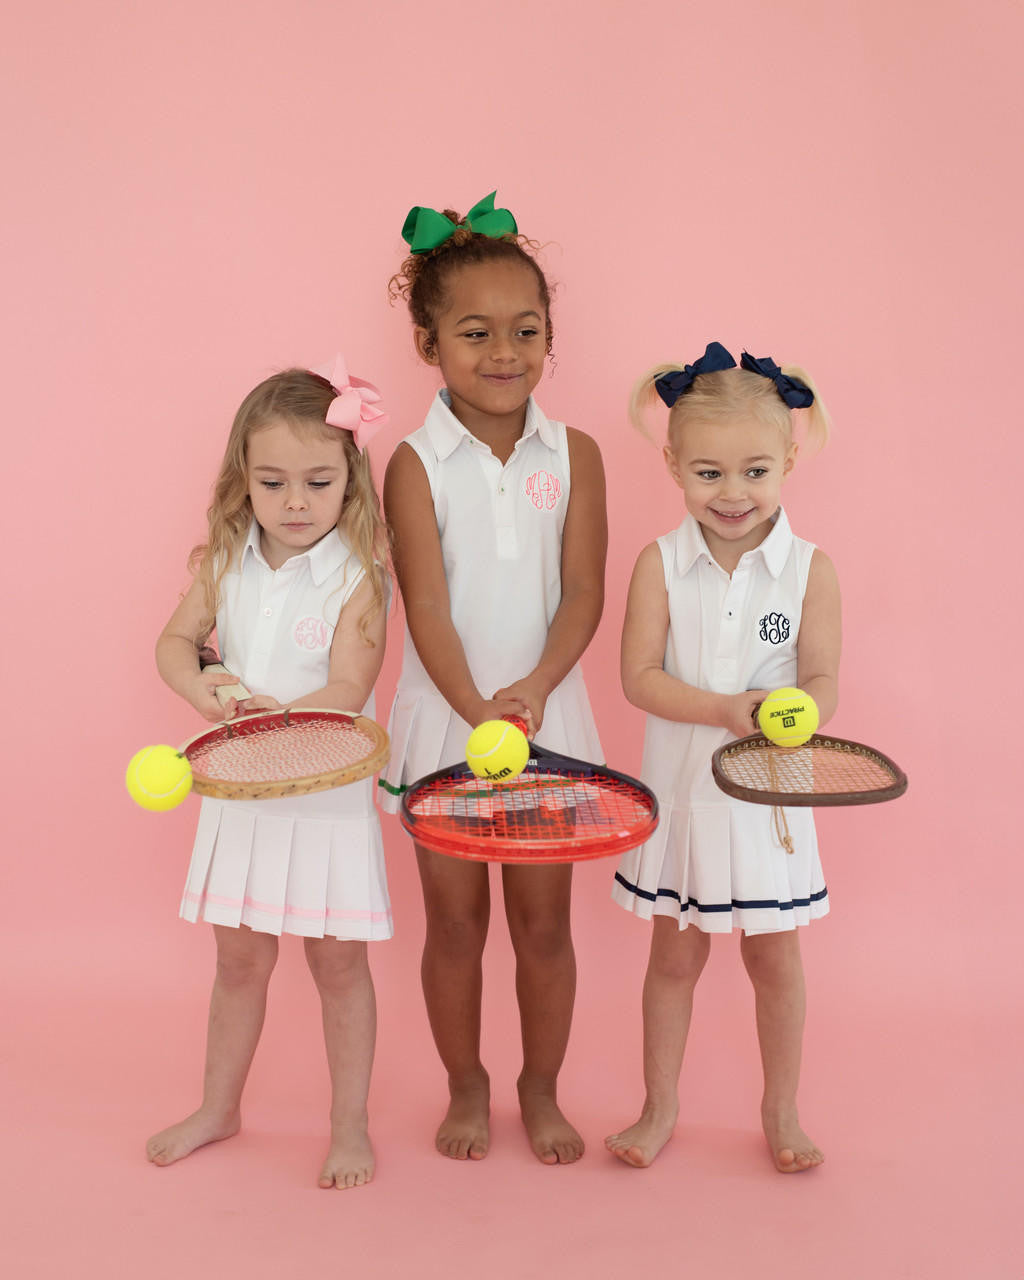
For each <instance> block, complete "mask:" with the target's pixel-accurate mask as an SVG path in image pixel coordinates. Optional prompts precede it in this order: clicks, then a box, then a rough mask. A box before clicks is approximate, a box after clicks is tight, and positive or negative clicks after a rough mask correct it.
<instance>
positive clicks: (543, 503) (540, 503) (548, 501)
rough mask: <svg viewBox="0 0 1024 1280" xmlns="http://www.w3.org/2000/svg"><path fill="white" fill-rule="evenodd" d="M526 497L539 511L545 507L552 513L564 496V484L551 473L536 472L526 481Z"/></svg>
mask: <svg viewBox="0 0 1024 1280" xmlns="http://www.w3.org/2000/svg"><path fill="white" fill-rule="evenodd" d="M526 496H527V497H528V498H529V499H530V501H531V502H532V503H533V505H534V506H535V507H536V508H537V510H538V511H543V510H544V508H545V507H546V508H547V509H548V511H550V510H551V508H552V507H554V506H557V505H558V499H559V498H560V497H561V496H562V482H561V480H559V478H558V476H553V475H552V474H551V472H550V471H535V472H534V473H533V475H532V476H528V477H527V479H526Z"/></svg>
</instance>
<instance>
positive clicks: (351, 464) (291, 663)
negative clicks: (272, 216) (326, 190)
mask: <svg viewBox="0 0 1024 1280" xmlns="http://www.w3.org/2000/svg"><path fill="white" fill-rule="evenodd" d="M379 399H380V396H379V394H378V392H377V390H376V388H375V387H373V386H372V385H371V384H370V383H367V382H363V381H362V380H361V379H359V378H354V377H350V376H349V374H348V372H347V370H346V368H345V364H344V361H343V360H341V358H340V357H339V358H338V359H337V360H336V361H335V362H334V364H333V366H332V367H330V368H328V369H325V370H321V371H318V372H311V371H309V370H306V369H289V370H287V371H285V372H284V373H278V374H275V375H274V376H273V377H270V378H267V379H266V380H265V381H264V382H261V383H260V384H259V386H257V387H256V388H255V389H254V390H253V391H251V392H250V393H249V394H248V395H247V396H246V398H245V400H244V401H243V402H242V405H241V407H240V408H239V410H238V413H237V414H236V415H235V420H234V424H233V425H232V428H231V433H230V435H229V437H228V443H227V448H226V450H225V453H224V459H223V461H222V463H221V467H220V472H219V474H218V476H217V479H216V482H215V484H214V491H213V501H212V503H211V505H210V508H209V511H208V513H207V514H208V520H209V530H208V536H207V539H206V541H205V543H203V544H201V545H200V546H198V547H196V548H195V550H194V551H193V553H192V557H191V564H192V566H193V568H194V570H195V576H194V579H193V582H192V585H191V587H190V588H189V589H188V591H187V592H186V593H185V595H184V597H183V598H182V600H181V602H180V604H179V605H178V606H177V608H176V609H175V610H174V612H173V613H172V614H171V617H170V620H169V622H168V623H167V625H166V627H164V629H163V631H162V632H161V634H160V638H159V640H158V641H157V650H156V657H157V666H158V668H159V670H160V674H161V676H162V677H163V678H164V680H165V681H166V682H167V684H169V685H170V687H171V688H172V689H173V690H174V691H175V693H178V694H180V695H181V696H182V697H183V698H184V699H185V700H186V701H187V702H189V703H190V704H191V705H192V706H193V707H194V708H195V710H196V711H197V712H198V713H199V714H200V715H201V716H203V717H205V718H206V719H207V720H213V721H217V720H221V719H224V718H230V717H231V716H233V715H235V714H236V713H239V712H241V713H245V712H249V711H256V710H260V709H263V708H277V707H286V706H287V707H295V706H299V707H301V706H316V707H336V708H339V709H346V710H351V709H359V708H365V709H366V712H367V714H369V715H372V714H373V686H374V682H375V681H376V679H377V675H378V673H379V671H380V667H381V662H382V661H383V657H384V636H385V624H386V617H387V603H388V591H389V581H388V578H387V574H386V571H385V569H384V565H385V563H386V560H387V537H386V533H385V527H384V522H383V520H382V518H381V514H380V504H379V501H378V498H377V493H376V490H375V488H374V484H373V477H372V475H371V472H370V460H369V457H368V455H367V453H366V443H367V441H368V439H369V438H370V436H371V435H372V434H373V433H374V432H375V431H376V430H377V429H378V428H379V427H381V426H382V425H383V424H384V423H385V422H386V421H387V418H386V416H385V415H384V414H383V413H382V412H381V411H380V410H379V409H378V408H376V407H375V406H376V404H377V402H378V401H379ZM214 630H216V636H217V645H218V647H219V650H220V655H221V660H222V662H223V663H224V665H225V666H226V667H227V669H228V671H229V672H231V673H232V674H231V675H230V676H224V675H215V674H211V672H210V671H208V670H207V671H204V670H203V666H202V652H203V649H204V646H206V645H207V642H208V641H209V639H210V637H211V635H212V633H213V632H214ZM236 679H237V680H240V681H241V682H242V684H243V685H245V687H246V688H247V689H248V690H250V691H251V696H250V697H248V698H246V699H245V700H243V701H235V700H234V699H231V700H230V701H229V702H228V704H227V705H226V707H222V706H221V704H220V702H219V701H218V699H217V696H216V688H217V685H218V684H224V683H231V682H234V681H235V680H236ZM181 915H182V916H183V917H184V918H185V919H186V920H190V921H199V920H203V921H206V922H207V923H208V924H211V925H212V926H213V930H214V935H215V937H216V944H217V972H216V978H215V980H214V984H213V992H212V995H211V999H210V1018H209V1028H208V1033H207V1044H206V1066H205V1072H204V1078H203V1097H202V1101H201V1103H200V1105H199V1108H198V1109H197V1110H196V1111H194V1112H192V1113H191V1114H190V1115H188V1116H186V1118H185V1119H184V1120H181V1121H179V1122H178V1123H177V1124H174V1125H171V1126H170V1127H169V1128H167V1129H164V1130H162V1131H161V1132H160V1133H157V1134H155V1135H154V1136H153V1137H152V1138H150V1140H149V1142H148V1144H147V1148H146V1150H147V1155H148V1156H149V1159H150V1160H151V1161H152V1162H153V1163H154V1164H157V1165H168V1164H173V1163H174V1162H175V1161H176V1160H180V1159H182V1158H183V1157H185V1156H187V1155H190V1154H191V1153H192V1152H193V1151H195V1150H196V1149H197V1148H198V1147H201V1146H204V1145H205V1144H206V1143H209V1142H216V1141H219V1140H221V1139H223V1138H230V1137H231V1136H233V1135H234V1134H235V1133H237V1132H238V1130H239V1127H240V1125H241V1112H240V1107H241V1098H242V1089H243V1086H244V1085H245V1080H246V1076H247V1074H248V1071H249V1066H250V1063H251V1062H252V1057H253V1054H254V1052H255V1050H256V1044H257V1041H258V1040H259V1036H260V1031H261V1028H262V1026H263V1017H264V1011H265V1008H266V998H267V987H268V983H269V981H270V975H271V973H272V971H273V968H274V965H275V962H276V960H277V953H278V938H279V937H280V935H281V934H282V933H291V934H296V935H298V936H300V937H301V938H302V939H303V945H304V947H305V952H306V960H307V963H308V964H309V968H310V971H311V973H312V975H313V979H314V981H315V983H316V986H317V990H318V992H319V995H320V1001H321V1004H322V1008H323V1025H324V1036H325V1040H326V1046H327V1065H328V1069H329V1072H330V1078H331V1115H330V1143H329V1148H328V1152H327V1156H326V1159H325V1160H324V1163H323V1166H322V1168H321V1171H320V1177H319V1185H320V1186H321V1187H325V1188H326V1187H353V1186H360V1185H362V1184H364V1183H366V1182H369V1181H370V1179H371V1178H372V1177H373V1170H374V1155H373V1149H372V1147H371V1144H370V1139H369V1134H368V1128H367V1110H366V1098H367V1090H368V1088H369V1082H370V1069H371V1066H372V1063H373V1052H374V1042H375V1036H376V1004H375V999H374V990H373V982H372V979H371V977H370V970H369V965H368V957H367V942H369V941H374V940H378V939H383V938H389V937H390V936H391V932H392V928H391V909H390V904H389V900H388V890H387V881H386V878H385V872H384V859H383V850H382V844H381V834H380V823H379V820H378V817H377V813H376V810H375V808H374V805H373V792H372V784H371V781H370V780H369V779H368V780H366V781H365V782H357V783H352V784H350V785H349V786H347V787H341V788H338V789H336V790H333V791H323V792H319V793H317V794H313V795H307V796H302V797H298V798H289V799H281V800H260V801H255V802H247V801H240V800H235V801H231V800H213V799H208V798H204V799H203V801H202V808H201V811H200V816H199V826H198V830H197V833H196V839H195V845H194V848H193V852H192V861H191V865H190V867H189V872H188V878H187V881H186V885H185V892H184V896H183V898H182V903H181Z"/></svg>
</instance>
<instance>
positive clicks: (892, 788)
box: [711, 733, 907, 807]
mask: <svg viewBox="0 0 1024 1280" xmlns="http://www.w3.org/2000/svg"><path fill="white" fill-rule="evenodd" d="M711 772H712V774H713V776H714V779H715V782H716V783H717V784H718V786H719V787H720V788H721V790H722V791H724V792H725V793H726V795H729V796H733V797H735V799H737V800H748V801H749V802H750V803H751V804H770V805H779V806H786V807H791V806H801V805H802V806H812V805H813V806H815V807H827V806H831V805H848V804H879V803H881V802H882V801H883V800H895V799H896V798H897V796H901V795H902V794H903V793H904V791H906V789H907V775H906V774H905V773H904V772H903V770H902V769H901V768H900V767H899V765H897V764H895V763H894V762H893V761H892V760H890V759H889V758H888V756H884V755H882V753H881V752H880V751H875V750H874V748H873V747H867V746H865V745H864V744H863V743H861V742H847V741H846V740H845V739H844V738H832V737H826V736H824V735H822V734H817V733H816V734H814V735H812V737H810V738H809V739H808V740H807V742H805V743H804V744H803V746H800V747H777V746H775V745H774V744H773V743H771V742H769V741H768V740H767V738H764V737H762V736H761V734H759V733H758V734H753V735H751V736H750V737H749V738H740V739H739V740H738V741H736V742H729V743H726V745H725V746H724V747H719V748H718V750H717V751H716V752H715V753H714V755H713V756H712V757H711Z"/></svg>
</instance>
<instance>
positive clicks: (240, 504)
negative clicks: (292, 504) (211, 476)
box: [189, 369, 388, 644]
mask: <svg viewBox="0 0 1024 1280" xmlns="http://www.w3.org/2000/svg"><path fill="white" fill-rule="evenodd" d="M335 394H336V393H335V390H334V388H333V387H332V386H331V384H330V383H329V382H328V380H327V379H326V378H322V377H321V376H320V375H319V374H316V373H311V372H310V371H309V370H308V369H286V370H284V372H283V373H275V374H274V375H273V376H272V377H270V378H267V379H265V380H264V381H263V382H261V383H260V384H259V386H258V387H254V388H253V389H252V391H250V392H249V394H248V395H247V396H246V397H245V399H244V400H243V401H242V403H241V404H240V405H239V407H238V412H237V413H236V414H235V420H234V422H233V423H232V424H231V432H230V434H229V436H228V443H227V447H226V448H225V450H224V458H223V460H222V462H221V464H220V470H219V472H218V473H217V479H216V481H215V482H214V486H213V500H212V502H211V503H210V506H209V507H208V509H207V512H206V518H207V525H208V533H207V539H206V541H205V542H201V543H199V545H198V546H196V547H193V549H192V553H191V555H190V556H189V568H190V569H191V570H192V572H193V573H194V574H195V575H196V578H197V579H198V581H199V582H200V583H201V584H202V588H203V598H204V603H205V606H206V609H205V613H204V615H203V618H202V622H201V624H200V629H199V634H198V636H197V639H198V641H199V643H202V642H203V641H204V640H205V639H206V638H207V636H209V634H210V632H211V631H212V630H213V628H214V626H215V625H216V621H217V608H218V606H219V604H220V588H221V583H222V582H223V580H224V575H225V574H226V573H227V571H228V569H229V568H230V567H231V565H232V564H234V563H235V562H236V561H237V559H238V556H239V554H240V553H241V550H242V547H243V546H244V545H245V540H246V538H247V536H248V533H249V528H250V526H251V524H252V503H251V502H250V501H249V475H248V466H247V461H248V447H249V440H250V438H251V437H252V436H253V435H254V434H255V433H256V432H257V431H260V430H262V429H263V428H264V427H269V426H271V425H272V424H273V423H275V422H285V423H286V424H287V425H288V426H289V427H290V428H291V429H292V430H293V431H295V432H296V433H297V434H299V433H305V432H308V433H309V434H311V435H315V436H317V437H319V438H320V439H323V440H338V439H340V440H341V441H342V444H343V447H344V450H345V461H346V463H347V464H348V482H347V484H346V486H345V494H344V498H343V500H342V507H341V515H340V516H339V518H338V524H337V529H338V532H339V533H340V534H341V535H342V536H343V537H344V539H345V541H346V542H347V543H348V545H349V546H350V547H351V549H352V550H353V551H354V552H355V554H356V556H357V557H358V559H359V563H360V564H361V565H362V567H363V569H364V570H365V572H366V576H367V578H368V579H369V580H370V582H371V584H372V586H373V599H372V600H371V602H370V604H369V605H368V606H367V609H366V611H365V613H364V614H363V616H362V618H361V619H360V623H359V629H360V631H361V633H362V635H363V638H364V639H365V640H366V642H367V644H369V643H370V640H369V633H368V625H369V621H370V619H371V618H372V617H373V616H374V614H376V612H377V610H378V609H383V608H384V607H385V584H386V581H387V564H388V535H387V526H386V525H385V523H384V520H383V518H382V516H381V512H380V499H379V498H378V496H377V490H376V488H375V487H374V483H373V475H372V473H371V471H370V458H369V455H368V454H367V452H366V451H365V450H360V449H359V447H358V446H357V445H356V442H355V438H354V437H353V435H352V432H351V431H346V430H344V429H342V428H339V427H332V426H328V424H327V422H326V421H325V418H326V415H327V410H328V408H329V406H330V403H331V401H332V400H333V399H334V398H335Z"/></svg>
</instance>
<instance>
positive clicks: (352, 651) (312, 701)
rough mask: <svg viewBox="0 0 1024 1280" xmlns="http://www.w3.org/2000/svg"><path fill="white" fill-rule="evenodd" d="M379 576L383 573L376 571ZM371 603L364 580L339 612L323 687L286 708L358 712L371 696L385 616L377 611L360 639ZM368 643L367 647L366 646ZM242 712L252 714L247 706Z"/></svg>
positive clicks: (380, 655) (369, 589)
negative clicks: (364, 619)
mask: <svg viewBox="0 0 1024 1280" xmlns="http://www.w3.org/2000/svg"><path fill="white" fill-rule="evenodd" d="M380 572H381V573H383V570H380ZM372 601H373V584H372V583H371V582H370V581H369V580H368V579H366V578H364V579H363V581H362V582H361V583H360V584H359V586H358V587H356V589H355V591H353V593H352V595H351V596H350V597H349V599H348V601H347V602H346V604H345V607H344V608H343V609H342V611H341V613H340V615H339V617H338V624H337V626H336V627H335V628H334V638H333V639H332V641H331V659H330V665H329V667H328V671H327V683H326V684H325V685H324V687H323V688H322V689H314V691H313V692H312V693H307V694H304V695H303V696H302V697H301V698H296V699H295V701H294V702H290V703H289V704H288V705H289V706H290V707H333V708H334V709H335V710H336V711H360V710H361V709H362V708H363V707H364V706H365V705H366V700H367V698H369V696H370V694H371V693H372V692H373V686H374V685H375V684H376V682H377V677H378V675H380V669H381V664H382V663H383V661H384V639H385V635H386V632H387V615H386V613H385V611H384V610H383V609H378V610H377V611H376V612H375V613H374V614H372V615H371V616H370V618H369V619H368V621H367V632H366V635H365V636H364V634H363V632H362V630H361V629H360V623H361V622H362V620H363V614H364V613H365V611H366V609H367V607H368V606H369V605H370V604H371V603H372ZM367 640H369V642H370V643H369V644H367ZM255 701H257V700H256V699H255V698H252V699H250V700H249V701H248V702H245V703H243V704H242V705H243V707H244V708H245V709H246V710H253V711H255V710H256V709H257V708H256V707H254V706H252V705H251V703H253V702H255Z"/></svg>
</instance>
